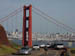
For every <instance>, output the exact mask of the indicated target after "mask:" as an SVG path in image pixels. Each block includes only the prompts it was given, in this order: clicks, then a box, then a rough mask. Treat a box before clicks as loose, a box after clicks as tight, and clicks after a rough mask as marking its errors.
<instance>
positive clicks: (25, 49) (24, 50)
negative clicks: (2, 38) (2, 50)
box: [17, 47, 32, 55]
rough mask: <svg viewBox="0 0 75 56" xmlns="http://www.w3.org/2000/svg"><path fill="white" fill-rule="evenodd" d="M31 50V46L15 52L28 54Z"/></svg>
mask: <svg viewBox="0 0 75 56" xmlns="http://www.w3.org/2000/svg"><path fill="white" fill-rule="evenodd" d="M31 51H32V49H31V48H27V47H23V48H21V49H20V50H19V51H18V52H17V54H23V55H28V54H31Z"/></svg>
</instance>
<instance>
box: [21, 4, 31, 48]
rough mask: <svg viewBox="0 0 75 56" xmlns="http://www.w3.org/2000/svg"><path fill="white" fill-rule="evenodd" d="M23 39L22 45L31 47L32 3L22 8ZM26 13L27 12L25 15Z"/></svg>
mask: <svg viewBox="0 0 75 56" xmlns="http://www.w3.org/2000/svg"><path fill="white" fill-rule="evenodd" d="M27 10H28V11H29V13H27ZM23 11H24V12H23V40H22V45H23V46H26V45H28V46H29V47H32V5H29V6H24V8H23ZM27 14H29V15H28V16H27Z"/></svg>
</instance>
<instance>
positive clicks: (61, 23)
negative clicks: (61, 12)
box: [33, 6, 74, 31]
mask: <svg viewBox="0 0 75 56" xmlns="http://www.w3.org/2000/svg"><path fill="white" fill-rule="evenodd" d="M33 8H34V9H36V10H37V11H38V12H40V13H41V14H42V15H45V16H47V17H48V18H50V19H52V20H53V21H55V22H56V23H58V24H61V25H62V26H64V27H66V28H69V29H70V30H73V31H74V29H73V28H72V27H70V26H68V25H66V24H64V23H62V22H60V21H58V20H56V19H54V18H53V17H51V16H49V15H47V14H46V13H44V12H43V11H41V10H40V9H38V8H36V7H34V6H33Z"/></svg>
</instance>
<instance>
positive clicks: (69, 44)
mask: <svg viewBox="0 0 75 56" xmlns="http://www.w3.org/2000/svg"><path fill="white" fill-rule="evenodd" d="M12 41H13V42H15V43H16V44H18V45H22V40H15V39H14V40H12ZM47 43H50V42H49V41H32V44H33V45H36V44H37V45H41V44H47ZM55 43H63V44H64V45H65V46H67V47H69V48H75V42H55Z"/></svg>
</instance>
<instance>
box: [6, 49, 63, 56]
mask: <svg viewBox="0 0 75 56" xmlns="http://www.w3.org/2000/svg"><path fill="white" fill-rule="evenodd" d="M62 51H63V50H48V51H44V49H40V50H35V51H32V53H31V55H6V56H60V54H61V53H62Z"/></svg>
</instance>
